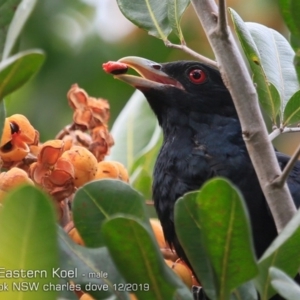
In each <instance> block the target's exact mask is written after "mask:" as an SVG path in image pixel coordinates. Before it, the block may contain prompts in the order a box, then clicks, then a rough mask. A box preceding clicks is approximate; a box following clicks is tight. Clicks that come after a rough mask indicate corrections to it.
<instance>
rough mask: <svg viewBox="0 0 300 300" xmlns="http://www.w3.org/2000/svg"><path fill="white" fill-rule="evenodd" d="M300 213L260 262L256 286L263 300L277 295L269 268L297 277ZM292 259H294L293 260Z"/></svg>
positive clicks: (299, 255) (299, 263)
mask: <svg viewBox="0 0 300 300" xmlns="http://www.w3.org/2000/svg"><path fill="white" fill-rule="evenodd" d="M298 249H300V212H299V211H298V212H297V214H296V215H295V216H294V217H293V219H292V220H291V221H290V222H289V223H288V224H287V225H286V227H285V228H284V229H283V230H282V232H281V233H280V234H279V235H278V236H277V238H276V239H275V240H274V242H273V243H272V244H271V245H270V246H269V248H268V249H267V250H266V252H265V253H264V254H263V256H262V257H261V259H260V260H259V262H258V268H259V274H258V276H257V277H256V278H255V285H256V288H257V289H258V291H259V292H260V295H261V297H262V298H263V299H269V298H270V297H271V296H272V295H274V294H275V291H274V289H273V288H272V286H271V282H270V280H271V278H270V276H269V268H270V267H277V268H279V269H281V270H282V271H284V272H286V273H287V274H288V275H290V276H292V277H293V276H295V275H296V273H297V270H298V269H299V266H300V253H299V251H298ZM291 258H292V259H291Z"/></svg>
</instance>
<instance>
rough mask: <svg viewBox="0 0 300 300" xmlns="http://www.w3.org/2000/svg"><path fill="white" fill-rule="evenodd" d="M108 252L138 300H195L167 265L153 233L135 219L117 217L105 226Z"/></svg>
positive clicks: (104, 231) (103, 229) (104, 233)
mask: <svg viewBox="0 0 300 300" xmlns="http://www.w3.org/2000/svg"><path fill="white" fill-rule="evenodd" d="M102 232H103V236H104V238H105V242H106V245H107V247H108V249H109V252H110V254H111V256H112V258H113V260H114V261H115V263H116V265H117V266H118V269H119V270H120V272H121V274H122V275H123V276H124V278H125V280H126V282H128V283H134V286H135V287H136V289H137V291H136V292H135V293H136V295H137V298H138V299H143V300H153V299H155V300H165V299H173V297H174V294H175V292H176V290H177V296H176V299H187V300H188V299H192V295H191V293H190V291H189V290H188V289H187V288H186V287H185V285H184V284H183V283H182V282H181V280H180V279H179V278H178V277H176V275H175V274H173V273H172V271H171V269H170V268H169V267H168V266H167V265H166V263H165V262H164V260H163V258H162V256H161V253H160V251H159V249H158V246H157V244H156V242H155V238H154V235H153V233H152V232H151V231H150V230H149V228H147V227H145V226H144V224H142V223H141V222H139V221H138V220H135V219H133V218H129V217H124V216H118V217H115V218H112V219H110V220H108V221H106V222H105V223H104V224H103V226H102Z"/></svg>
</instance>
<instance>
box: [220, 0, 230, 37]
mask: <svg viewBox="0 0 300 300" xmlns="http://www.w3.org/2000/svg"><path fill="white" fill-rule="evenodd" d="M218 31H219V32H220V34H221V35H225V36H228V34H229V32H228V28H227V14H226V0H219V18H218Z"/></svg>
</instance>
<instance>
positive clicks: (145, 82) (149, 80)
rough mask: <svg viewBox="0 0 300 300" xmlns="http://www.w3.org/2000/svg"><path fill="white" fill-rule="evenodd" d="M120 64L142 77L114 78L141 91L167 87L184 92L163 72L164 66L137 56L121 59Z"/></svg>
mask: <svg viewBox="0 0 300 300" xmlns="http://www.w3.org/2000/svg"><path fill="white" fill-rule="evenodd" d="M118 62H119V63H123V64H126V65H127V66H128V67H130V68H132V69H133V70H135V71H136V72H137V73H138V74H139V75H141V77H139V76H135V75H129V74H118V75H114V78H116V79H119V80H122V81H124V82H126V83H128V84H130V85H132V86H134V87H135V88H137V89H139V90H141V91H145V90H148V89H157V88H161V87H164V86H166V85H169V86H170V85H171V86H174V87H177V88H179V89H183V90H184V88H183V86H182V85H181V83H180V82H179V81H177V80H176V79H174V78H172V77H170V76H168V75H167V74H166V73H165V72H163V71H162V69H163V65H161V64H158V63H156V62H153V61H151V60H148V59H145V58H141V57H137V56H127V57H123V58H121V59H119V60H118Z"/></svg>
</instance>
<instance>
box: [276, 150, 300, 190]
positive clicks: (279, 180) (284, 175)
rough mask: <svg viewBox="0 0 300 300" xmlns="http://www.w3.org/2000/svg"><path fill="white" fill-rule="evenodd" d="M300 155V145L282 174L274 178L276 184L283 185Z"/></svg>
mask: <svg viewBox="0 0 300 300" xmlns="http://www.w3.org/2000/svg"><path fill="white" fill-rule="evenodd" d="M299 155H300V145H299V146H298V148H297V150H296V151H295V152H294V154H293V155H292V157H291V158H290V160H289V161H288V163H287V165H286V166H285V168H284V170H283V172H282V173H281V175H280V176H279V177H277V178H276V179H275V180H274V182H273V183H274V184H276V185H277V186H279V187H282V186H283V185H284V183H285V182H286V180H287V178H288V177H289V174H290V173H291V171H292V169H293V167H294V165H295V163H296V162H297V160H298V157H299Z"/></svg>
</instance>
